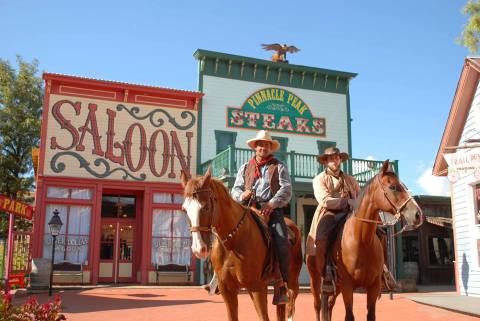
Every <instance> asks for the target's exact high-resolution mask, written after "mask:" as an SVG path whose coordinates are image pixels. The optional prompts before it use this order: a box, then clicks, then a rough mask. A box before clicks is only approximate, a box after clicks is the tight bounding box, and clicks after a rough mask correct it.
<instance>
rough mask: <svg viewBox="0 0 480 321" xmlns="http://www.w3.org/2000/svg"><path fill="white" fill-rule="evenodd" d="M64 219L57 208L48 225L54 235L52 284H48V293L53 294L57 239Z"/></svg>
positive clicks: (51, 269) (51, 270)
mask: <svg viewBox="0 0 480 321" xmlns="http://www.w3.org/2000/svg"><path fill="white" fill-rule="evenodd" d="M62 225H63V223H62V220H61V219H60V216H58V210H57V209H55V210H54V211H53V216H52V219H51V220H50V222H48V226H49V227H50V234H51V235H52V237H53V241H52V265H51V268H50V284H49V286H48V295H49V296H52V283H53V262H54V261H55V241H56V240H57V236H58V234H60V229H61V228H62Z"/></svg>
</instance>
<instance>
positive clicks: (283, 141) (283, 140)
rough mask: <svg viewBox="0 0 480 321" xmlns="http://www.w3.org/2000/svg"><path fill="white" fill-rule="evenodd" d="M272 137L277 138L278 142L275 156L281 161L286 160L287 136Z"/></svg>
mask: <svg viewBox="0 0 480 321" xmlns="http://www.w3.org/2000/svg"><path fill="white" fill-rule="evenodd" d="M272 139H275V140H278V142H279V143H280V148H279V149H278V151H277V152H276V153H275V157H276V158H278V159H279V160H281V161H282V162H286V161H287V147H288V138H287V137H278V136H272Z"/></svg>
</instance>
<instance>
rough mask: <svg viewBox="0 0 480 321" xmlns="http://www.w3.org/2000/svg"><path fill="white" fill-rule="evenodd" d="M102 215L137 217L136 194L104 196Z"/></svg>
mask: <svg viewBox="0 0 480 321" xmlns="http://www.w3.org/2000/svg"><path fill="white" fill-rule="evenodd" d="M102 217H114V218H135V196H118V195H103V196H102Z"/></svg>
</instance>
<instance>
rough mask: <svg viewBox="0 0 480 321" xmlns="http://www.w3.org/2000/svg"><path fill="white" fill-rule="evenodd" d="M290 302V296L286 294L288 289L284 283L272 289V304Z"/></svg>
mask: <svg viewBox="0 0 480 321" xmlns="http://www.w3.org/2000/svg"><path fill="white" fill-rule="evenodd" d="M288 302H290V297H289V296H288V289H287V286H286V283H285V284H284V285H282V286H281V287H279V288H278V290H274V293H273V300H272V304H273V305H284V304H288Z"/></svg>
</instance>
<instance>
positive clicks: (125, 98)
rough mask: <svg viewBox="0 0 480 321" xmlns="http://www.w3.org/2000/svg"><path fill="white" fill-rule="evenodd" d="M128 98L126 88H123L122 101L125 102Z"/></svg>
mask: <svg viewBox="0 0 480 321" xmlns="http://www.w3.org/2000/svg"><path fill="white" fill-rule="evenodd" d="M127 100H128V89H125V94H124V95H123V102H125V103H126V102H127Z"/></svg>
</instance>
